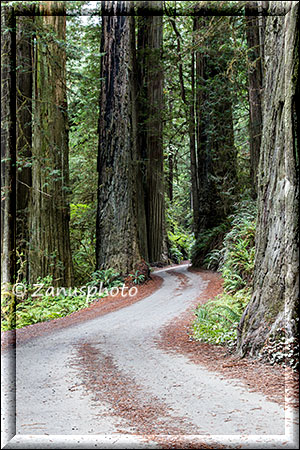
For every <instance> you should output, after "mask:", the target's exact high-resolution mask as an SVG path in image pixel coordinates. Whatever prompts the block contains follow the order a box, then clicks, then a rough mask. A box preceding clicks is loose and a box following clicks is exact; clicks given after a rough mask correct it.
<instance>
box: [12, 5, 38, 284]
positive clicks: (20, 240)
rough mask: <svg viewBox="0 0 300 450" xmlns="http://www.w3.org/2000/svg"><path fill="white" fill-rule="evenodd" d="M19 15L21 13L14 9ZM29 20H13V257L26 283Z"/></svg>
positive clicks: (29, 73) (30, 78) (27, 259)
mask: <svg viewBox="0 0 300 450" xmlns="http://www.w3.org/2000/svg"><path fill="white" fill-rule="evenodd" d="M18 12H21V13H22V9H21V8H18ZM33 31H34V30H33V18H32V17H30V16H25V17H24V16H19V17H18V18H17V42H16V53H17V54H16V61H17V72H16V100H17V112H16V119H17V124H16V125H17V130H16V131H17V136H16V137H17V230H16V239H17V244H16V245H17V254H18V255H17V256H18V261H19V264H18V271H19V273H20V276H21V277H22V278H25V279H27V280H28V270H29V253H28V245H29V238H30V234H29V210H30V195H31V184H32V177H31V157H32V155H31V148H32V73H33V67H32V66H33V65H32V60H33V55H32V49H33V45H32V44H33Z"/></svg>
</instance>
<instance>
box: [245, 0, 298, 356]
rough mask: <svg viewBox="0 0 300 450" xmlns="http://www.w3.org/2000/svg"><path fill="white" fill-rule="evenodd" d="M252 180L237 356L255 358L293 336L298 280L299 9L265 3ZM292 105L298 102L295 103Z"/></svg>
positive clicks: (280, 3)
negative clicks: (250, 257) (247, 282)
mask: <svg viewBox="0 0 300 450" xmlns="http://www.w3.org/2000/svg"><path fill="white" fill-rule="evenodd" d="M282 8H289V9H290V11H289V12H287V14H286V15H285V16H284V17H279V16H278V17H268V18H267V23H266V40H265V57H266V58H265V60H266V63H265V65H266V78H265V92H264V105H263V134H262V145H261V157H260V163H259V174H258V206H259V213H258V224H257V233H256V260H255V273H254V287H253V296H252V299H251V301H250V303H249V304H248V306H247V308H246V310H245V312H244V314H243V316H242V319H241V322H240V327H239V328H240V331H239V336H238V350H239V352H240V353H241V354H243V355H244V354H247V353H250V354H251V355H255V354H256V353H258V352H259V351H260V350H261V349H262V347H263V345H264V344H265V343H266V342H267V339H268V338H269V337H275V338H277V337H280V336H281V335H282V333H284V334H285V335H286V336H287V337H292V336H294V335H295V333H296V328H297V327H296V321H295V318H296V310H297V304H298V294H299V285H298V283H299V280H298V269H299V266H298V225H299V222H298V212H299V211H298V200H299V184H298V183H299V182H298V172H299V170H298V164H299V162H298V161H299V160H298V147H299V135H298V130H297V127H296V126H295V125H296V124H299V109H297V107H296V95H297V94H296V93H298V94H299V72H298V71H299V3H296V2H270V12H271V13H273V14H274V13H275V14H276V12H277V11H278V12H281V11H282ZM297 101H298V99H297Z"/></svg>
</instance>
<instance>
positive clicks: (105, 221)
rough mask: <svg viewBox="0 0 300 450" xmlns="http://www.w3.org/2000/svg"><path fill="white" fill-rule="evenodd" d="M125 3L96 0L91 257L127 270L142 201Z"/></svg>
mask: <svg viewBox="0 0 300 450" xmlns="http://www.w3.org/2000/svg"><path fill="white" fill-rule="evenodd" d="M129 7H130V5H129V2H103V3H102V11H103V19H102V20H103V22H102V38H101V52H102V53H105V55H104V56H103V57H102V63H101V79H102V84H101V92H100V120H99V153H98V171H99V190H98V211H97V226H96V230H97V231H96V237H97V239H96V259H97V268H108V267H113V268H114V269H117V270H118V271H120V272H121V273H127V272H128V271H130V270H132V269H133V268H134V266H135V264H136V263H137V262H138V261H139V260H140V259H141V258H142V257H143V256H144V255H143V254H142V251H145V245H144V246H143V245H140V240H141V234H143V232H142V231H141V229H140V230H138V223H139V219H138V217H140V218H141V220H142V215H143V214H142V213H141V211H140V212H139V208H143V207H144V206H143V203H142V204H141V203H140V202H139V201H138V198H139V197H138V195H137V192H136V190H137V146H136V123H135V121H136V111H135V105H134V102H135V98H133V93H134V92H135V86H134V84H135V83H134V79H133V70H134V66H133V65H134V58H133V54H132V52H133V48H132V47H133V39H134V28H133V22H132V21H133V17H128V16H127V17H126V16H122V13H124V12H126V11H128V8H129ZM105 14H115V15H105ZM139 195H140V193H139ZM141 247H142V250H141Z"/></svg>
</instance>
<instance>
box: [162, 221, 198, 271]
mask: <svg viewBox="0 0 300 450" xmlns="http://www.w3.org/2000/svg"><path fill="white" fill-rule="evenodd" d="M168 239H169V242H170V250H169V256H170V258H171V260H172V261H174V262H175V263H177V264H179V263H180V261H182V260H183V259H189V257H190V254H191V248H192V245H193V243H194V238H193V235H192V234H189V233H185V232H184V231H182V230H180V229H179V227H176V232H172V231H168Z"/></svg>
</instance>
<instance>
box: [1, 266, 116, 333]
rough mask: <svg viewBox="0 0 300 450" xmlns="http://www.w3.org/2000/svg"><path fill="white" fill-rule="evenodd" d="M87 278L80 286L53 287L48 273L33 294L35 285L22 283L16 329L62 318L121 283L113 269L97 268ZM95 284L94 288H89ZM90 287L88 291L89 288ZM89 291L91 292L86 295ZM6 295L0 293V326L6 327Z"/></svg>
mask: <svg viewBox="0 0 300 450" xmlns="http://www.w3.org/2000/svg"><path fill="white" fill-rule="evenodd" d="M90 278H91V281H90V282H89V283H87V285H86V286H82V287H80V288H77V289H76V288H57V287H54V286H53V279H52V277H51V276H48V277H45V278H43V279H39V280H38V281H37V283H38V284H40V285H41V284H42V285H43V287H42V288H41V290H40V291H39V292H38V294H41V296H40V297H38V296H35V293H37V292H36V291H37V287H36V286H31V285H26V284H25V283H24V287H25V290H26V295H25V296H24V298H18V299H17V300H18V303H17V305H16V314H15V319H16V328H21V327H25V326H27V325H32V324H35V323H38V322H46V321H48V320H52V319H57V318H59V317H65V316H68V315H69V314H72V313H73V312H75V311H78V310H80V309H83V308H86V307H87V306H89V304H90V303H92V302H94V301H98V300H99V299H101V298H103V297H105V296H106V295H107V294H108V292H109V291H110V290H111V289H112V288H113V287H120V286H122V285H123V279H122V277H120V274H119V273H118V272H116V271H115V270H114V269H107V270H97V271H96V272H93V273H92V275H91V277H90ZM93 287H95V289H94V291H93V290H92V288H93ZM96 288H97V289H96ZM89 289H90V291H89ZM89 292H90V293H91V294H90V295H87V294H89ZM9 298H10V297H9V296H7V295H2V296H1V319H2V320H1V329H2V331H7V330H10V329H12V328H14V327H12V326H11V325H10V310H9V308H10V302H9Z"/></svg>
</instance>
